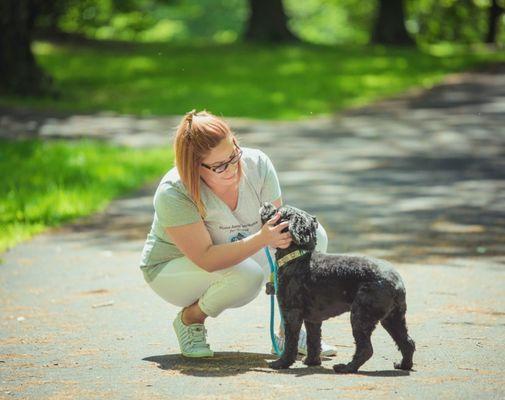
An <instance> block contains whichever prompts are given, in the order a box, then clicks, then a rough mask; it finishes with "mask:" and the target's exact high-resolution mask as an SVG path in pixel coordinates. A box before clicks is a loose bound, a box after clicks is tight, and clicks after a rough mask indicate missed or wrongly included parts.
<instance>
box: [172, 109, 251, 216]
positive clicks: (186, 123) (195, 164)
mask: <svg viewBox="0 0 505 400" xmlns="http://www.w3.org/2000/svg"><path fill="white" fill-rule="evenodd" d="M230 135H231V137H232V138H233V141H234V142H235V144H236V145H237V146H238V140H237V138H236V136H235V135H234V133H233V132H232V131H231V129H230V127H229V126H228V124H227V123H226V122H225V121H224V120H222V119H221V118H218V117H216V116H215V115H213V114H212V113H210V112H208V111H206V110H204V111H200V112H197V111H196V110H192V111H190V112H188V113H186V115H185V116H184V118H183V119H182V121H181V122H180V124H179V126H178V127H177V131H176V133H175V137H174V154H175V165H176V167H177V170H178V171H179V176H180V178H181V181H182V183H183V184H184V186H185V187H186V190H187V191H188V193H189V195H190V197H191V199H192V200H193V202H194V203H195V204H196V206H197V208H198V212H199V213H200V215H201V217H202V218H205V216H206V215H207V212H206V209H205V206H204V204H203V202H202V199H201V196H200V164H201V162H202V160H203V159H204V158H205V157H206V156H207V155H208V154H209V152H210V151H211V150H212V149H213V148H214V147H216V146H217V145H218V144H219V143H220V142H221V140H223V139H226V138H227V137H228V136H230ZM238 173H239V176H241V175H242V166H241V164H240V163H239V164H238Z"/></svg>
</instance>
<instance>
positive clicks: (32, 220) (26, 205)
mask: <svg viewBox="0 0 505 400" xmlns="http://www.w3.org/2000/svg"><path fill="white" fill-rule="evenodd" d="M172 162H173V156H172V150H171V149H170V148H168V147H166V148H157V149H149V150H136V149H129V148H122V147H115V146H111V145H107V144H104V143H99V142H96V141H88V140H84V141H76V142H63V141H40V140H23V141H8V140H0V170H1V171H2V180H0V193H1V196H0V226H1V227H2V229H0V253H1V252H3V251H5V250H6V249H7V248H9V247H12V246H13V245H15V244H16V243H19V242H21V241H22V240H25V239H27V238H29V237H30V236H32V235H33V234H35V233H37V232H41V231H42V230H44V229H46V228H47V227H50V226H56V225H59V224H61V223H63V222H65V221H69V220H71V219H73V218H76V217H81V216H85V215H89V214H91V213H93V212H95V211H99V210H101V209H103V208H104V207H105V206H106V205H107V204H108V203H109V201H110V200H112V199H113V198H114V197H118V196H121V195H124V194H126V193H127V192H129V191H131V190H133V189H136V188H138V187H139V186H141V185H142V184H144V183H146V182H147V181H150V180H155V179H157V178H161V176H162V174H163V173H164V172H165V171H166V170H168V169H169V168H170V166H171V165H172Z"/></svg>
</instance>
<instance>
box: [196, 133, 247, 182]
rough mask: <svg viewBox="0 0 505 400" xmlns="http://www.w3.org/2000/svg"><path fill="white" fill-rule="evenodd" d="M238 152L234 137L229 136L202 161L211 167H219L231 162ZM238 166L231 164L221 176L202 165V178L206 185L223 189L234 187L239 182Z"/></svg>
mask: <svg viewBox="0 0 505 400" xmlns="http://www.w3.org/2000/svg"><path fill="white" fill-rule="evenodd" d="M236 150H237V148H236V146H235V144H234V142H233V137H232V136H231V135H228V137H226V138H225V139H223V140H221V141H220V142H219V144H218V145H217V146H216V147H214V148H213V149H212V150H211V151H210V152H209V154H207V156H206V157H204V158H203V159H202V163H204V164H206V165H208V166H210V167H214V166H218V165H219V164H222V163H224V162H226V161H229V160H230V159H231V158H232V156H233V155H234V154H235V152H236ZM238 165H239V163H236V164H229V165H228V168H226V171H224V172H222V173H220V174H218V173H216V172H214V171H212V170H210V169H208V168H205V167H203V166H201V165H200V176H201V177H202V178H203V180H204V181H205V183H207V184H208V185H210V186H214V187H216V186H219V187H223V188H226V187H227V186H233V185H234V184H235V183H236V182H237V180H236V178H237V172H238Z"/></svg>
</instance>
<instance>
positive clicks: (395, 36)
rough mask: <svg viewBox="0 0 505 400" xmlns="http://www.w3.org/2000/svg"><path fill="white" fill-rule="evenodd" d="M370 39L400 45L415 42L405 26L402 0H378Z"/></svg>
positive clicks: (409, 44)
mask: <svg viewBox="0 0 505 400" xmlns="http://www.w3.org/2000/svg"><path fill="white" fill-rule="evenodd" d="M371 41H372V43H374V44H386V45H400V46H412V45H414V44H415V42H414V40H413V39H412V38H411V37H410V36H409V34H408V32H407V29H406V28H405V12H404V3H403V0H379V8H378V12H377V15H376V18H375V23H374V27H373V31H372V40H371Z"/></svg>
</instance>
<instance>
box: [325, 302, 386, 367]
mask: <svg viewBox="0 0 505 400" xmlns="http://www.w3.org/2000/svg"><path fill="white" fill-rule="evenodd" d="M377 322H379V319H378V318H376V317H374V316H372V315H371V314H370V313H368V312H366V309H364V308H363V307H362V306H358V305H356V304H355V303H353V305H352V308H351V325H352V334H353V336H354V341H355V342H356V351H355V353H354V356H353V358H352V361H351V362H350V363H348V364H335V365H334V366H333V370H334V371H335V372H336V373H337V374H348V373H353V372H356V371H357V370H358V368H359V367H361V366H362V365H363V364H364V363H365V362H366V361H367V360H369V359H370V358H371V357H372V355H373V347H372V342H371V340H370V337H371V336H372V332H373V330H374V329H375V327H376V325H377Z"/></svg>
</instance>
